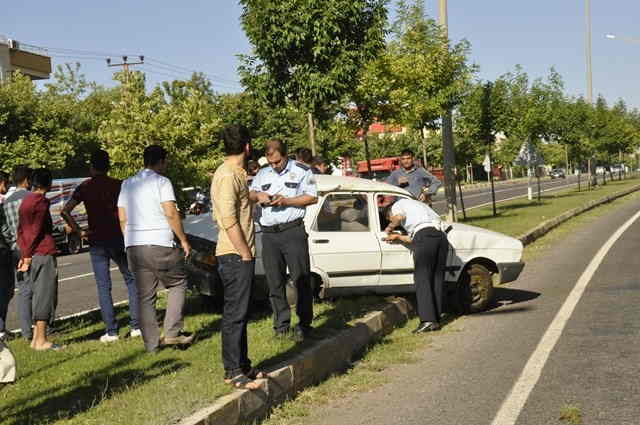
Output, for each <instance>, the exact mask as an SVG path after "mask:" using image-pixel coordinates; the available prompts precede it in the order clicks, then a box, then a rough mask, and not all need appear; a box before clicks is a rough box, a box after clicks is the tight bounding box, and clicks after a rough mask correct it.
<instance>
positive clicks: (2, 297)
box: [0, 171, 14, 341]
mask: <svg viewBox="0 0 640 425" xmlns="http://www.w3.org/2000/svg"><path fill="white" fill-rule="evenodd" d="M8 189H9V175H8V174H7V173H5V172H3V171H0V195H3V196H4V195H5V194H6V193H7V190H8ZM0 231H1V234H0V341H3V340H4V339H5V338H6V337H7V327H6V325H7V311H8V310H9V302H11V299H12V298H13V292H14V274H13V265H12V263H13V262H12V261H11V246H9V243H8V242H7V238H6V235H9V226H8V224H7V218H6V217H5V214H4V208H2V207H1V206H0Z"/></svg>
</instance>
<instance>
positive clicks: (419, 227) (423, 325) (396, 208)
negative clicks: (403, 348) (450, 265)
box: [384, 199, 449, 333]
mask: <svg viewBox="0 0 640 425" xmlns="http://www.w3.org/2000/svg"><path fill="white" fill-rule="evenodd" d="M385 215H386V218H387V220H389V225H388V226H387V228H386V229H385V232H386V233H387V236H386V237H385V238H384V240H385V241H386V242H389V243H398V242H405V243H408V244H410V245H411V250H412V251H413V262H414V272H413V281H414V284H415V286H416V299H417V301H418V315H419V316H420V324H419V325H418V328H417V329H416V330H415V331H413V332H414V333H422V332H429V331H436V330H438V329H440V316H441V314H442V298H443V291H444V272H445V266H446V263H447V253H448V251H449V242H448V240H447V236H446V234H445V233H444V232H443V231H442V230H441V228H442V221H441V220H440V216H439V215H438V214H437V213H436V212H435V211H433V210H432V209H431V208H429V207H428V206H427V205H425V204H424V203H422V202H419V201H416V200H414V199H400V200H398V201H396V202H395V203H394V204H393V205H391V206H389V207H387V210H386V213H385ZM400 226H402V227H403V228H404V229H405V230H406V231H407V233H408V235H401V234H399V233H394V232H393V231H394V230H395V229H396V228H397V227H400Z"/></svg>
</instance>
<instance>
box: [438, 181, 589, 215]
mask: <svg viewBox="0 0 640 425" xmlns="http://www.w3.org/2000/svg"><path fill="white" fill-rule="evenodd" d="M577 185H578V183H577V182H575V183H568V184H565V185H562V186H553V187H551V188H549V189H544V190H541V191H540V193H543V192H549V191H551V190H560V189H565V188H570V187H571V186H577ZM516 189H518V188H512V189H508V190H505V191H512V190H516ZM537 192H538V191H537V190H536V191H534V195H535V194H536V193H537ZM496 193H498V192H496ZM483 195H485V196H486V195H491V191H490V190H489V191H487V192H484V193H483ZM474 196H475V195H474ZM525 196H527V192H525V193H523V194H522V195H516V196H512V197H510V198H505V199H496V204H497V203H499V202H505V201H512V200H514V199H518V198H524V197H525ZM464 199H465V200H466V199H467V197H464ZM446 202H447V201H446V200H445V199H443V200H440V201H435V202H433V204H434V205H435V204H439V203H443V204H444V203H446ZM487 205H491V202H487V203H484V204H480V205H474V206H472V207H467V208H465V210H467V211H468V210H471V209H474V208H480V207H485V206H487Z"/></svg>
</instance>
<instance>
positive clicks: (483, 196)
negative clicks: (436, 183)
mask: <svg viewBox="0 0 640 425" xmlns="http://www.w3.org/2000/svg"><path fill="white" fill-rule="evenodd" d="M586 182H587V181H586V179H585V178H584V176H583V177H582V184H586ZM577 184H578V177H577V176H569V177H567V178H566V179H555V180H546V181H541V182H540V191H541V192H550V191H555V190H561V189H566V188H568V187H572V186H574V185H577ZM527 186H528V185H527V183H526V182H525V183H517V184H509V183H504V184H497V185H496V186H495V193H496V202H500V201H507V200H510V199H514V198H517V197H521V196H523V195H526V194H527ZM537 190H538V187H537V183H536V180H535V179H534V185H533V194H534V196H537V193H538V192H537ZM457 196H458V199H457V201H458V209H459V210H460V208H461V204H460V194H459V193H458V194H457ZM462 197H463V199H464V206H465V208H467V209H470V208H478V207H480V206H483V205H491V190H490V189H479V190H471V191H468V192H467V191H464V192H462ZM433 209H434V210H436V212H437V213H438V214H444V213H446V212H447V206H446V202H445V198H444V189H440V191H439V192H438V195H437V196H436V198H435V202H434V203H433Z"/></svg>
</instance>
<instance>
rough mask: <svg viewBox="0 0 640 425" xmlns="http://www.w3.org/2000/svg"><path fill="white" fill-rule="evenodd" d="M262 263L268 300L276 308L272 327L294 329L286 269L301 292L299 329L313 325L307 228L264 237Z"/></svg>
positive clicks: (264, 233)
mask: <svg viewBox="0 0 640 425" xmlns="http://www.w3.org/2000/svg"><path fill="white" fill-rule="evenodd" d="M262 264H263V266H264V272H265V275H266V278H267V285H269V301H270V302H271V308H272V309H273V328H274V329H275V330H276V331H277V332H280V331H285V330H287V329H289V327H290V326H291V308H290V307H289V303H288V302H287V296H286V288H285V286H286V283H287V267H288V268H289V276H290V277H291V280H292V281H293V283H294V285H296V288H297V289H298V301H297V303H296V313H297V315H298V319H300V327H302V328H307V327H309V326H311V321H312V320H313V293H312V291H311V266H310V264H309V241H308V235H307V232H306V230H305V228H304V225H300V226H296V227H293V228H291V229H287V230H284V231H282V232H277V233H267V232H263V234H262Z"/></svg>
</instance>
